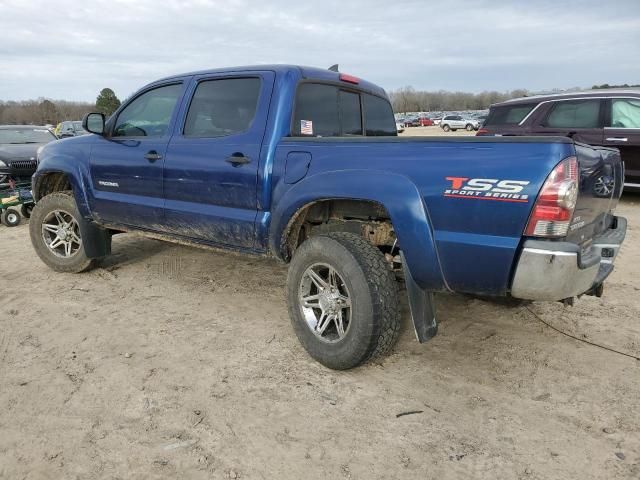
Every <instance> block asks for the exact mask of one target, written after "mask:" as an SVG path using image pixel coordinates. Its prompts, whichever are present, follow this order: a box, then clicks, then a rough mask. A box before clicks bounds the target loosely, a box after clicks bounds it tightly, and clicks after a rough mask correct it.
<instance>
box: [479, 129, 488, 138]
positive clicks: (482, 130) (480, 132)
mask: <svg viewBox="0 0 640 480" xmlns="http://www.w3.org/2000/svg"><path fill="white" fill-rule="evenodd" d="M485 133H489V130H487V129H486V128H481V129H479V130H478V131H477V132H476V137H477V136H478V135H484V134H485Z"/></svg>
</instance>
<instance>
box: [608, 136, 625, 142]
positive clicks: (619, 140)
mask: <svg viewBox="0 0 640 480" xmlns="http://www.w3.org/2000/svg"><path fill="white" fill-rule="evenodd" d="M628 141H629V139H628V138H626V137H609V138H607V142H628Z"/></svg>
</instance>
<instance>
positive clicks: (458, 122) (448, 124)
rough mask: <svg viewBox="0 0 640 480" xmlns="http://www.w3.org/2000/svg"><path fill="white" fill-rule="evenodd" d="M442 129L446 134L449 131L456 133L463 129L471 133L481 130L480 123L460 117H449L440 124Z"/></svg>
mask: <svg viewBox="0 0 640 480" xmlns="http://www.w3.org/2000/svg"><path fill="white" fill-rule="evenodd" d="M440 128H442V129H443V130H444V131H445V132H448V131H449V130H452V131H454V132H455V131H456V130H458V129H463V128H464V129H465V130H468V131H470V132H471V131H472V130H478V128H480V122H478V120H475V119H472V118H464V117H462V116H460V115H447V116H446V117H444V118H443V119H442V121H441V122H440Z"/></svg>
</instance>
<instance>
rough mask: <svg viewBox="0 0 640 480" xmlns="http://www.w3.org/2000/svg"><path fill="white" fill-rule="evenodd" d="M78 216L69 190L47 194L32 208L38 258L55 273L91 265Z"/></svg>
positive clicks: (33, 232)
mask: <svg viewBox="0 0 640 480" xmlns="http://www.w3.org/2000/svg"><path fill="white" fill-rule="evenodd" d="M80 218H81V217H80V212H79V211H78V208H77V207H76V202H75V200H74V199H73V195H72V194H71V192H57V193H52V194H50V195H47V196H46V197H44V198H42V199H41V200H40V201H39V202H38V203H36V205H35V207H34V208H33V211H32V213H31V221H30V222H29V234H30V236H31V243H32V244H33V248H34V249H35V251H36V253H37V254H38V256H39V257H40V259H41V260H42V261H43V262H44V263H46V264H47V265H48V266H49V267H50V268H52V269H53V270H55V271H57V272H69V273H79V272H83V271H85V270H88V269H90V268H91V267H92V266H93V264H94V261H93V260H92V259H90V258H88V257H87V255H86V254H85V252H84V246H83V244H82V237H81V235H80V224H79V221H80Z"/></svg>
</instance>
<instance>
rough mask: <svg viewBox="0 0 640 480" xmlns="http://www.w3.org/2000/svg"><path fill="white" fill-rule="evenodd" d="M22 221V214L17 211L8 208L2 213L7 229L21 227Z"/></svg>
mask: <svg viewBox="0 0 640 480" xmlns="http://www.w3.org/2000/svg"><path fill="white" fill-rule="evenodd" d="M21 220H22V219H21V218H20V214H19V213H18V212H16V211H15V210H12V209H10V208H8V209H6V210H5V211H4V212H2V223H4V224H5V225H6V226H7V227H15V226H17V225H20V221H21Z"/></svg>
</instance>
